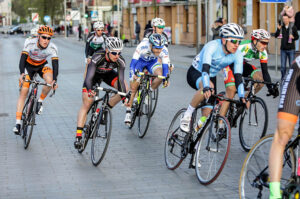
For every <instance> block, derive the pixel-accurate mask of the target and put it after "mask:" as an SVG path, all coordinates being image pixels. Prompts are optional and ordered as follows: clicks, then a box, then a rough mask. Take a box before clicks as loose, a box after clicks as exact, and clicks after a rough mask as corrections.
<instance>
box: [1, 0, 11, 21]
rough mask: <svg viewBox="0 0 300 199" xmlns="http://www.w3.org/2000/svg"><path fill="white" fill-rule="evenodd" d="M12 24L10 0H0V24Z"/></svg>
mask: <svg viewBox="0 0 300 199" xmlns="http://www.w3.org/2000/svg"><path fill="white" fill-rule="evenodd" d="M10 25H12V13H11V0H0V26H10Z"/></svg>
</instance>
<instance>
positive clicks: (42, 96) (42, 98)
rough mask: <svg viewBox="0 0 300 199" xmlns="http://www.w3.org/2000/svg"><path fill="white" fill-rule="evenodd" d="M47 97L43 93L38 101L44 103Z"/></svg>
mask: <svg viewBox="0 0 300 199" xmlns="http://www.w3.org/2000/svg"><path fill="white" fill-rule="evenodd" d="M46 96H47V95H44V94H43V93H41V96H40V99H39V100H38V102H43V101H44V99H45V98H46Z"/></svg>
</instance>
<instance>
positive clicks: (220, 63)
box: [192, 39, 244, 97]
mask: <svg viewBox="0 0 300 199" xmlns="http://www.w3.org/2000/svg"><path fill="white" fill-rule="evenodd" d="M243 59H244V58H243V54H242V52H241V51H239V50H237V51H236V53H234V54H225V52H224V51H223V45H222V41H221V39H216V40H213V41H210V42H208V43H207V44H206V45H204V47H203V49H202V50H201V52H200V53H199V54H198V55H197V56H196V57H195V58H194V60H193V63H192V66H193V67H194V68H195V69H196V70H198V71H200V72H201V73H202V66H203V64H208V65H210V68H209V77H215V76H216V75H217V74H218V72H219V71H220V70H222V69H223V68H225V67H226V66H228V65H230V64H232V63H234V73H235V74H243ZM202 76H203V79H202V81H203V85H204V88H205V87H206V86H207V85H208V86H209V78H208V77H207V78H205V75H204V74H202ZM241 85H242V84H241ZM238 91H239V96H240V97H243V95H244V86H243V85H242V86H240V87H239V88H238Z"/></svg>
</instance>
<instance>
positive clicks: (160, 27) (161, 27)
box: [157, 26, 165, 29]
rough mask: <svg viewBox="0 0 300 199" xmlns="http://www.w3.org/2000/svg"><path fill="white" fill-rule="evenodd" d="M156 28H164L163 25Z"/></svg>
mask: <svg viewBox="0 0 300 199" xmlns="http://www.w3.org/2000/svg"><path fill="white" fill-rule="evenodd" d="M157 28H159V29H164V28H165V26H157Z"/></svg>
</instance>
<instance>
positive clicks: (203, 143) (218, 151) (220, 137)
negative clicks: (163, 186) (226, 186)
mask: <svg viewBox="0 0 300 199" xmlns="http://www.w3.org/2000/svg"><path fill="white" fill-rule="evenodd" d="M211 98H213V101H214V104H213V109H212V111H211V113H210V115H209V116H208V118H207V120H206V123H205V124H204V125H203V127H202V128H200V129H199V130H198V131H197V130H196V125H197V121H198V120H199V118H200V115H201V114H198V112H199V110H201V108H203V107H204V106H206V105H208V103H207V102H202V103H201V104H200V105H198V106H197V107H196V109H195V111H194V112H193V114H192V118H191V123H190V131H189V132H184V131H182V130H181V129H180V119H181V118H182V116H183V114H184V113H185V111H186V108H183V109H181V110H179V111H178V112H177V113H176V114H175V116H174V118H173V120H172V122H171V124H170V127H169V129H168V133H167V137H166V141H165V151H164V154H165V162H166V165H167V167H168V169H171V170H174V169H176V168H178V167H179V166H180V164H181V163H182V161H183V160H184V159H185V158H186V157H187V155H188V154H191V159H190V162H189V168H195V170H196V175H197V178H198V180H199V182H200V183H201V184H204V185H208V184H210V183H212V182H213V181H215V180H216V179H217V177H218V176H219V175H220V173H221V171H222V170H223V168H224V165H225V163H226V160H227V158H228V154H229V150H230V143H231V129H230V124H229V122H228V120H227V118H226V117H223V116H221V115H220V114H219V109H220V106H221V103H219V102H220V101H224V100H226V101H229V102H232V103H241V102H239V101H237V100H232V99H228V98H226V97H224V96H223V95H212V96H211ZM210 105H211V104H210ZM221 123H223V128H224V131H219V128H220V124H221Z"/></svg>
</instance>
